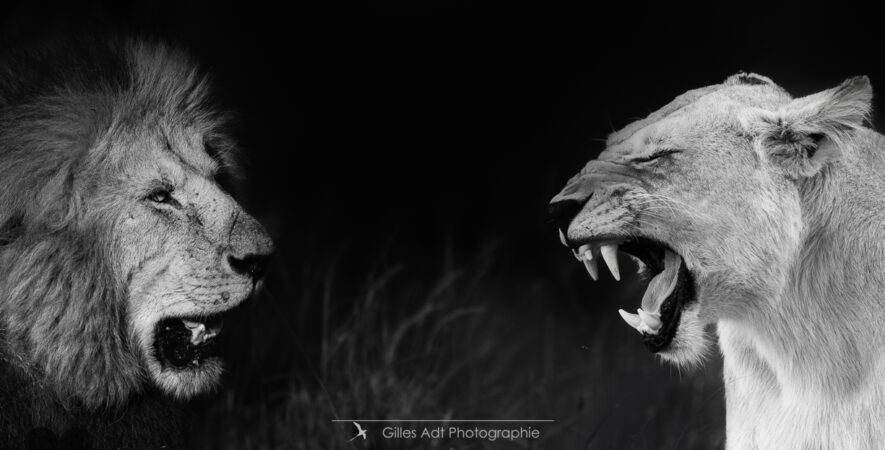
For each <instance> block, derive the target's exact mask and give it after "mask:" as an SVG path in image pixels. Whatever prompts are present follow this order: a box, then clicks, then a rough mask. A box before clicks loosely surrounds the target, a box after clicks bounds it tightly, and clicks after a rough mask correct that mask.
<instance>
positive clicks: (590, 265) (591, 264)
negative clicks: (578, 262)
mask: <svg viewBox="0 0 885 450" xmlns="http://www.w3.org/2000/svg"><path fill="white" fill-rule="evenodd" d="M584 267H586V268H587V273H589V274H590V278H593V281H596V280H598V279H599V270H598V269H597V268H596V260H594V259H585V260H584Z"/></svg>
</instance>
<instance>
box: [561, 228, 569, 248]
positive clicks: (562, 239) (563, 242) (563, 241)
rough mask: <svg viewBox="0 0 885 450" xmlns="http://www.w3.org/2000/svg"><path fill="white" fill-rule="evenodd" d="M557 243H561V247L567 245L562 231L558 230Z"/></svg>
mask: <svg viewBox="0 0 885 450" xmlns="http://www.w3.org/2000/svg"><path fill="white" fill-rule="evenodd" d="M559 241H560V242H562V245H568V243H567V242H566V241H565V233H563V232H562V230H559Z"/></svg>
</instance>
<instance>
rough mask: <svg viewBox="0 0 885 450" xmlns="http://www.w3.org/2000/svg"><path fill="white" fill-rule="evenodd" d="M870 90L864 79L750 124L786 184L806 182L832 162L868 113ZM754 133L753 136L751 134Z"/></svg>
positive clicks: (804, 99)
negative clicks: (801, 179) (784, 176)
mask: <svg viewBox="0 0 885 450" xmlns="http://www.w3.org/2000/svg"><path fill="white" fill-rule="evenodd" d="M872 98H873V88H872V87H871V86H870V80H869V78H867V77H866V76H861V77H854V78H849V79H847V80H845V81H844V82H842V84H840V85H839V86H837V87H835V88H833V89H828V90H826V91H823V92H818V93H816V94H812V95H809V96H807V97H802V98H797V99H795V100H793V101H791V102H790V103H787V104H786V105H784V106H782V107H781V108H780V109H778V110H777V111H775V112H774V113H768V114H760V115H759V116H758V117H757V119H758V120H754V122H755V124H754V125H755V126H754V128H756V130H754V131H756V133H754V134H756V136H757V137H758V142H759V144H760V145H761V146H762V150H763V151H764V152H765V153H766V154H767V155H768V158H769V160H770V161H771V162H772V163H773V164H775V165H778V166H780V167H781V169H782V170H783V171H784V173H785V174H786V175H787V176H789V177H791V178H795V179H798V178H802V177H810V176H813V175H815V174H817V173H818V172H820V170H821V168H823V167H824V166H825V165H826V164H827V163H828V162H829V161H832V160H834V159H836V158H838V157H839V156H840V155H841V152H842V149H843V148H844V146H845V145H848V144H849V141H850V140H851V138H852V136H853V135H854V133H855V131H856V130H857V129H858V128H861V127H862V126H863V124H864V122H865V121H866V120H867V118H868V116H869V113H870V107H871V105H870V101H871V100H872ZM757 133H758V134H757Z"/></svg>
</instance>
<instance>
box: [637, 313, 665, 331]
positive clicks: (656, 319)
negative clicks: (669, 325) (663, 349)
mask: <svg viewBox="0 0 885 450" xmlns="http://www.w3.org/2000/svg"><path fill="white" fill-rule="evenodd" d="M636 312H637V313H639V318H640V319H642V323H643V324H645V326H647V327H648V328H650V329H651V330H652V331H654V333H657V331H658V330H660V329H661V324H662V322H661V315H660V314H658V313H647V312H645V311H643V310H642V309H641V308H640V309H637V310H636ZM654 333H653V334H654Z"/></svg>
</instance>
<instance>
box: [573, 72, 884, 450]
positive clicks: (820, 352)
mask: <svg viewBox="0 0 885 450" xmlns="http://www.w3.org/2000/svg"><path fill="white" fill-rule="evenodd" d="M871 97H872V90H871V88H870V85H869V80H867V79H866V78H865V77H858V78H853V79H849V80H847V81H846V82H844V83H843V84H842V85H840V86H838V87H836V88H834V89H830V90H827V91H823V92H820V93H817V94H814V95H810V96H808V97H804V98H800V99H793V98H791V97H790V96H789V95H788V94H787V93H786V92H785V91H784V90H783V89H781V88H780V87H778V86H776V85H774V84H773V83H771V81H770V80H768V79H767V78H764V77H759V76H756V75H748V74H740V75H736V76H734V77H731V78H729V79H728V80H726V82H725V83H723V84H720V85H715V86H710V87H706V88H701V89H697V90H694V91H689V92H687V93H686V94H683V95H682V96H680V97H679V98H677V99H676V100H674V101H673V102H672V103H671V104H669V105H667V106H665V107H664V108H662V109H661V110H659V111H657V112H655V113H652V114H651V115H650V116H649V117H648V118H647V119H644V120H641V121H638V122H635V123H634V124H631V125H629V126H628V127H626V128H625V129H624V130H621V131H619V132H617V133H614V134H612V136H610V138H609V140H608V148H607V149H606V151H605V152H603V153H602V154H601V155H600V157H599V159H598V160H595V161H591V162H590V163H589V164H588V165H587V167H586V168H585V169H584V170H583V171H582V172H581V173H580V174H578V175H577V176H576V177H575V178H574V179H573V180H572V181H571V182H570V184H569V186H568V187H567V189H566V190H564V191H563V192H566V193H568V195H570V196H572V198H579V197H578V195H577V194H575V192H579V193H581V192H580V190H581V189H587V187H591V188H592V189H593V192H592V194H593V195H592V196H590V195H589V194H590V192H589V191H588V192H583V194H584V197H585V198H587V199H588V200H587V201H586V204H585V205H584V207H583V209H582V210H581V211H580V212H579V213H578V215H577V216H576V217H575V218H574V219H573V221H572V222H571V225H570V226H569V227H568V232H567V238H568V239H569V240H570V241H572V242H580V241H582V240H587V239H593V237H594V236H598V235H603V234H612V233H622V234H626V235H640V236H644V237H649V238H653V239H656V240H659V241H661V242H664V243H666V244H668V245H669V246H671V247H672V248H673V249H674V250H675V251H677V252H678V253H679V254H680V255H681V256H682V257H683V258H684V260H685V263H686V267H687V268H688V269H689V271H690V272H691V274H692V276H693V278H694V280H695V282H696V288H697V294H698V295H697V297H698V298H697V302H696V303H693V304H690V305H689V307H688V308H686V310H685V311H683V315H682V319H681V322H680V327H679V329H678V332H677V334H676V338H675V339H674V342H673V344H671V346H670V347H669V348H668V349H666V350H665V351H664V352H662V353H661V355H660V356H661V357H662V358H664V359H665V360H668V361H670V362H673V363H675V364H677V365H679V366H686V365H696V363H697V362H698V361H699V360H700V359H701V358H702V356H703V354H704V352H705V349H706V348H707V346H706V341H707V340H706V337H705V336H704V333H703V328H704V326H706V325H710V324H714V323H718V333H719V345H720V349H721V351H722V353H723V355H724V358H725V389H726V397H727V441H726V442H727V448H728V449H730V450H737V449H741V450H744V449H766V450H767V449H772V450H788V449H877V448H882V446H883V444H882V443H883V442H885V420H883V419H885V377H883V376H882V375H881V374H882V373H883V372H882V370H883V369H885V332H883V331H882V324H883V323H885V308H883V306H885V238H883V226H885V137H883V136H881V135H879V134H877V133H875V132H873V131H871V130H869V129H865V128H863V125H864V121H865V119H866V117H867V114H868V112H869V109H870V101H871ZM660 148H670V149H679V150H681V152H680V153H677V154H674V155H673V156H670V157H667V158H662V159H660V160H657V161H654V162H652V163H649V162H642V163H640V162H638V161H640V159H637V158H640V157H641V156H644V155H648V154H650V153H651V152H653V151H655V149H660ZM611 167H620V168H629V174H630V177H627V178H616V177H612V176H611V175H610V173H611V172H612V170H613V169H611ZM617 170H622V171H623V170H627V169H617ZM599 176H607V177H609V178H610V179H611V181H610V182H608V183H599V182H598V181H597V182H595V184H594V183H591V182H590V181H588V180H590V179H591V177H599ZM634 180H635V181H634ZM639 180H642V181H641V182H640V181H639ZM585 186H586V187H585ZM569 189H571V190H569ZM561 195H562V194H561Z"/></svg>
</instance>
